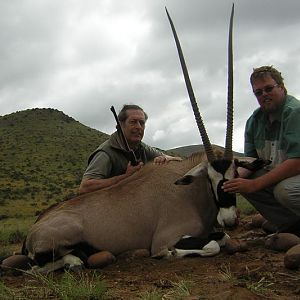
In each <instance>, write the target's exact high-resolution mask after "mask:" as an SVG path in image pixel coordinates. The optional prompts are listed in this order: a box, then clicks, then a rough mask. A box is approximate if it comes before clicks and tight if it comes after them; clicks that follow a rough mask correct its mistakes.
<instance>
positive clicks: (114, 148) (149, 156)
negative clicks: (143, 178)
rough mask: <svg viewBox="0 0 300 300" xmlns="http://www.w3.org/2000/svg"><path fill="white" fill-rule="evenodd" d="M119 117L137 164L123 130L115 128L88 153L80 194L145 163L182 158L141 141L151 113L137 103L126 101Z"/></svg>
mask: <svg viewBox="0 0 300 300" xmlns="http://www.w3.org/2000/svg"><path fill="white" fill-rule="evenodd" d="M118 119H119V121H120V125H121V127H122V131H123V133H124V135H125V138H126V140H127V143H128V146H129V148H130V149H131V150H132V151H133V152H134V154H135V156H136V158H137V160H138V164H137V165H136V166H133V165H132V164H131V162H130V152H128V151H126V150H125V146H124V143H123V141H122V138H121V136H120V132H119V131H116V132H114V133H113V134H112V135H111V136H110V138H109V139H108V140H107V141H106V142H104V143H103V144H101V145H100V146H99V147H98V148H97V149H96V151H94V152H93V153H92V154H91V156H90V157H89V160H88V162H89V164H88V167H87V169H86V171H85V173H84V175H83V178H82V181H81V184H80V187H79V193H80V194H83V193H87V192H92V191H96V190H100V189H103V188H106V187H109V186H112V185H114V184H116V183H118V182H120V181H121V180H123V179H125V178H127V177H129V176H131V175H132V174H134V173H135V172H137V171H139V170H140V169H141V167H142V166H143V165H144V164H145V163H147V162H149V161H151V160H153V162H154V163H155V164H164V163H167V162H168V161H170V160H181V158H179V157H172V156H168V155H165V154H163V153H162V152H160V151H158V150H157V149H154V148H152V147H150V146H148V145H146V144H144V143H142V139H143V136H144V130H145V124H146V121H147V119H148V116H147V114H146V113H145V112H144V110H143V109H142V108H141V107H139V106H138V105H124V106H123V108H122V110H121V111H120V113H119V115H118Z"/></svg>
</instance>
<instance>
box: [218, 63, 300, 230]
mask: <svg viewBox="0 0 300 300" xmlns="http://www.w3.org/2000/svg"><path fill="white" fill-rule="evenodd" d="M250 82H251V85H252V89H253V93H254V95H255V96H256V98H257V100H258V103H259V105H260V107H259V108H258V109H256V110H255V111H254V113H253V114H252V115H251V116H250V118H249V119H248V121H247V123H246V129H245V155H246V156H250V157H255V158H263V159H269V160H271V164H270V165H269V166H268V167H266V168H265V169H263V170H260V171H258V172H255V173H253V174H249V172H246V171H245V170H244V169H243V170H239V174H240V177H239V178H236V179H233V180H230V181H228V182H226V183H224V186H223V188H224V190H225V191H226V192H235V193H236V192H239V193H241V194H242V195H243V196H244V197H245V198H246V199H247V200H248V201H249V202H250V203H252V204H253V206H254V207H255V208H256V209H257V210H258V211H259V212H260V213H261V215H262V216H263V217H264V218H265V219H266V220H267V221H268V222H269V223H270V224H272V225H273V227H274V229H275V231H279V232H293V233H296V234H300V102H299V101H298V100H297V99H296V98H294V97H292V96H290V95H287V90H286V88H285V86H284V82H283V78H282V76H281V73H280V72H279V71H277V70H276V69H275V68H273V67H272V66H263V67H260V68H257V69H254V71H253V73H252V74H251V77H250Z"/></svg>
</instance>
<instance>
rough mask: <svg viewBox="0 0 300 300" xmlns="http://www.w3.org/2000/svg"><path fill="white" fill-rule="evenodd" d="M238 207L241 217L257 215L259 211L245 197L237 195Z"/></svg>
mask: <svg viewBox="0 0 300 300" xmlns="http://www.w3.org/2000/svg"><path fill="white" fill-rule="evenodd" d="M237 207H238V209H239V210H240V212H241V217H243V216H249V215H253V214H255V213H256V212H257V211H256V209H255V207H254V206H252V205H251V204H250V203H249V202H248V201H247V200H246V199H245V198H244V197H242V196H241V195H239V194H238V195H237Z"/></svg>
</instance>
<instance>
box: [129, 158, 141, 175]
mask: <svg viewBox="0 0 300 300" xmlns="http://www.w3.org/2000/svg"><path fill="white" fill-rule="evenodd" d="M143 165H144V163H143V162H139V163H138V164H137V165H136V166H133V165H132V164H131V161H130V162H129V163H128V165H127V169H126V172H125V174H126V175H127V176H131V175H132V174H134V173H135V172H137V171H139V170H140V169H141V167H142V166H143Z"/></svg>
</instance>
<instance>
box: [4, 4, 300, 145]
mask: <svg viewBox="0 0 300 300" xmlns="http://www.w3.org/2000/svg"><path fill="white" fill-rule="evenodd" d="M231 5H232V1H229V0H222V1H221V0H165V1H164V0H88V1H86V0H63V1H62V0H0V39H1V46H0V115H2V116H3V115H6V114H10V113H13V112H15V111H20V110H25V109H30V108H36V107H39V108H55V109H58V110H61V111H63V112H64V113H65V114H67V115H69V116H71V117H73V118H74V119H76V120H78V121H79V122H81V123H83V124H85V125H87V126H90V127H92V128H95V129H98V130H100V131H103V132H106V133H108V134H111V133H112V132H113V131H114V128H115V121H114V119H113V116H112V114H111V112H110V107H111V105H114V106H115V108H116V110H117V111H118V110H119V109H120V108H121V107H122V105H123V104H124V103H135V104H138V105H140V106H142V107H143V108H144V109H145V111H146V112H147V113H148V115H149V120H148V122H147V127H146V133H145V138H144V141H145V142H146V143H148V144H150V145H152V146H156V147H159V148H162V149H170V148H174V147H179V146H184V145H190V144H199V143H201V140H200V136H199V133H198V129H197V127H196V124H195V121H194V117H193V113H192V110H191V106H190V103H189V99H188V95H187V91H186V88H185V84H184V81H183V76H182V72H181V67H180V64H179V59H178V56H177V50H176V48H175V43H174V40H173V36H172V33H171V29H170V25H169V23H168V20H167V17H166V13H165V6H166V7H167V8H168V10H169V13H170V15H171V17H172V19H173V21H174V23H175V26H176V29H177V33H178V35H179V38H180V41H181V44H182V48H183V51H184V54H185V58H186V62H187V65H188V68H189V72H190V77H191V81H192V84H193V87H194V92H195V95H196V98H197V102H198V106H199V108H200V110H201V114H202V117H203V119H204V122H205V124H206V128H207V131H208V135H209V136H210V139H211V142H212V143H214V144H219V145H224V134H225V132H224V124H225V118H226V116H225V115H226V101H227V100H226V97H227V96H226V95H227V37H228V24H229V16H230V11H231ZM299 11H300V1H298V0H285V1H282V0H251V1H249V0H237V1H235V19H234V101H235V104H234V105H235V112H234V114H235V121H234V150H236V151H243V130H244V124H245V121H246V120H247V118H248V116H249V115H250V113H251V112H252V111H253V110H254V109H255V108H256V107H257V102H256V99H255V98H254V96H253V94H252V92H251V87H250V84H249V80H248V79H249V74H250V73H251V72H252V69H253V68H254V67H258V66H261V65H273V66H275V67H276V68H278V69H279V70H280V71H281V72H282V74H283V76H284V78H285V83H286V87H287V89H288V91H289V93H290V94H292V95H294V96H296V97H298V98H300V84H299V76H300V38H299V31H300V18H299Z"/></svg>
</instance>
